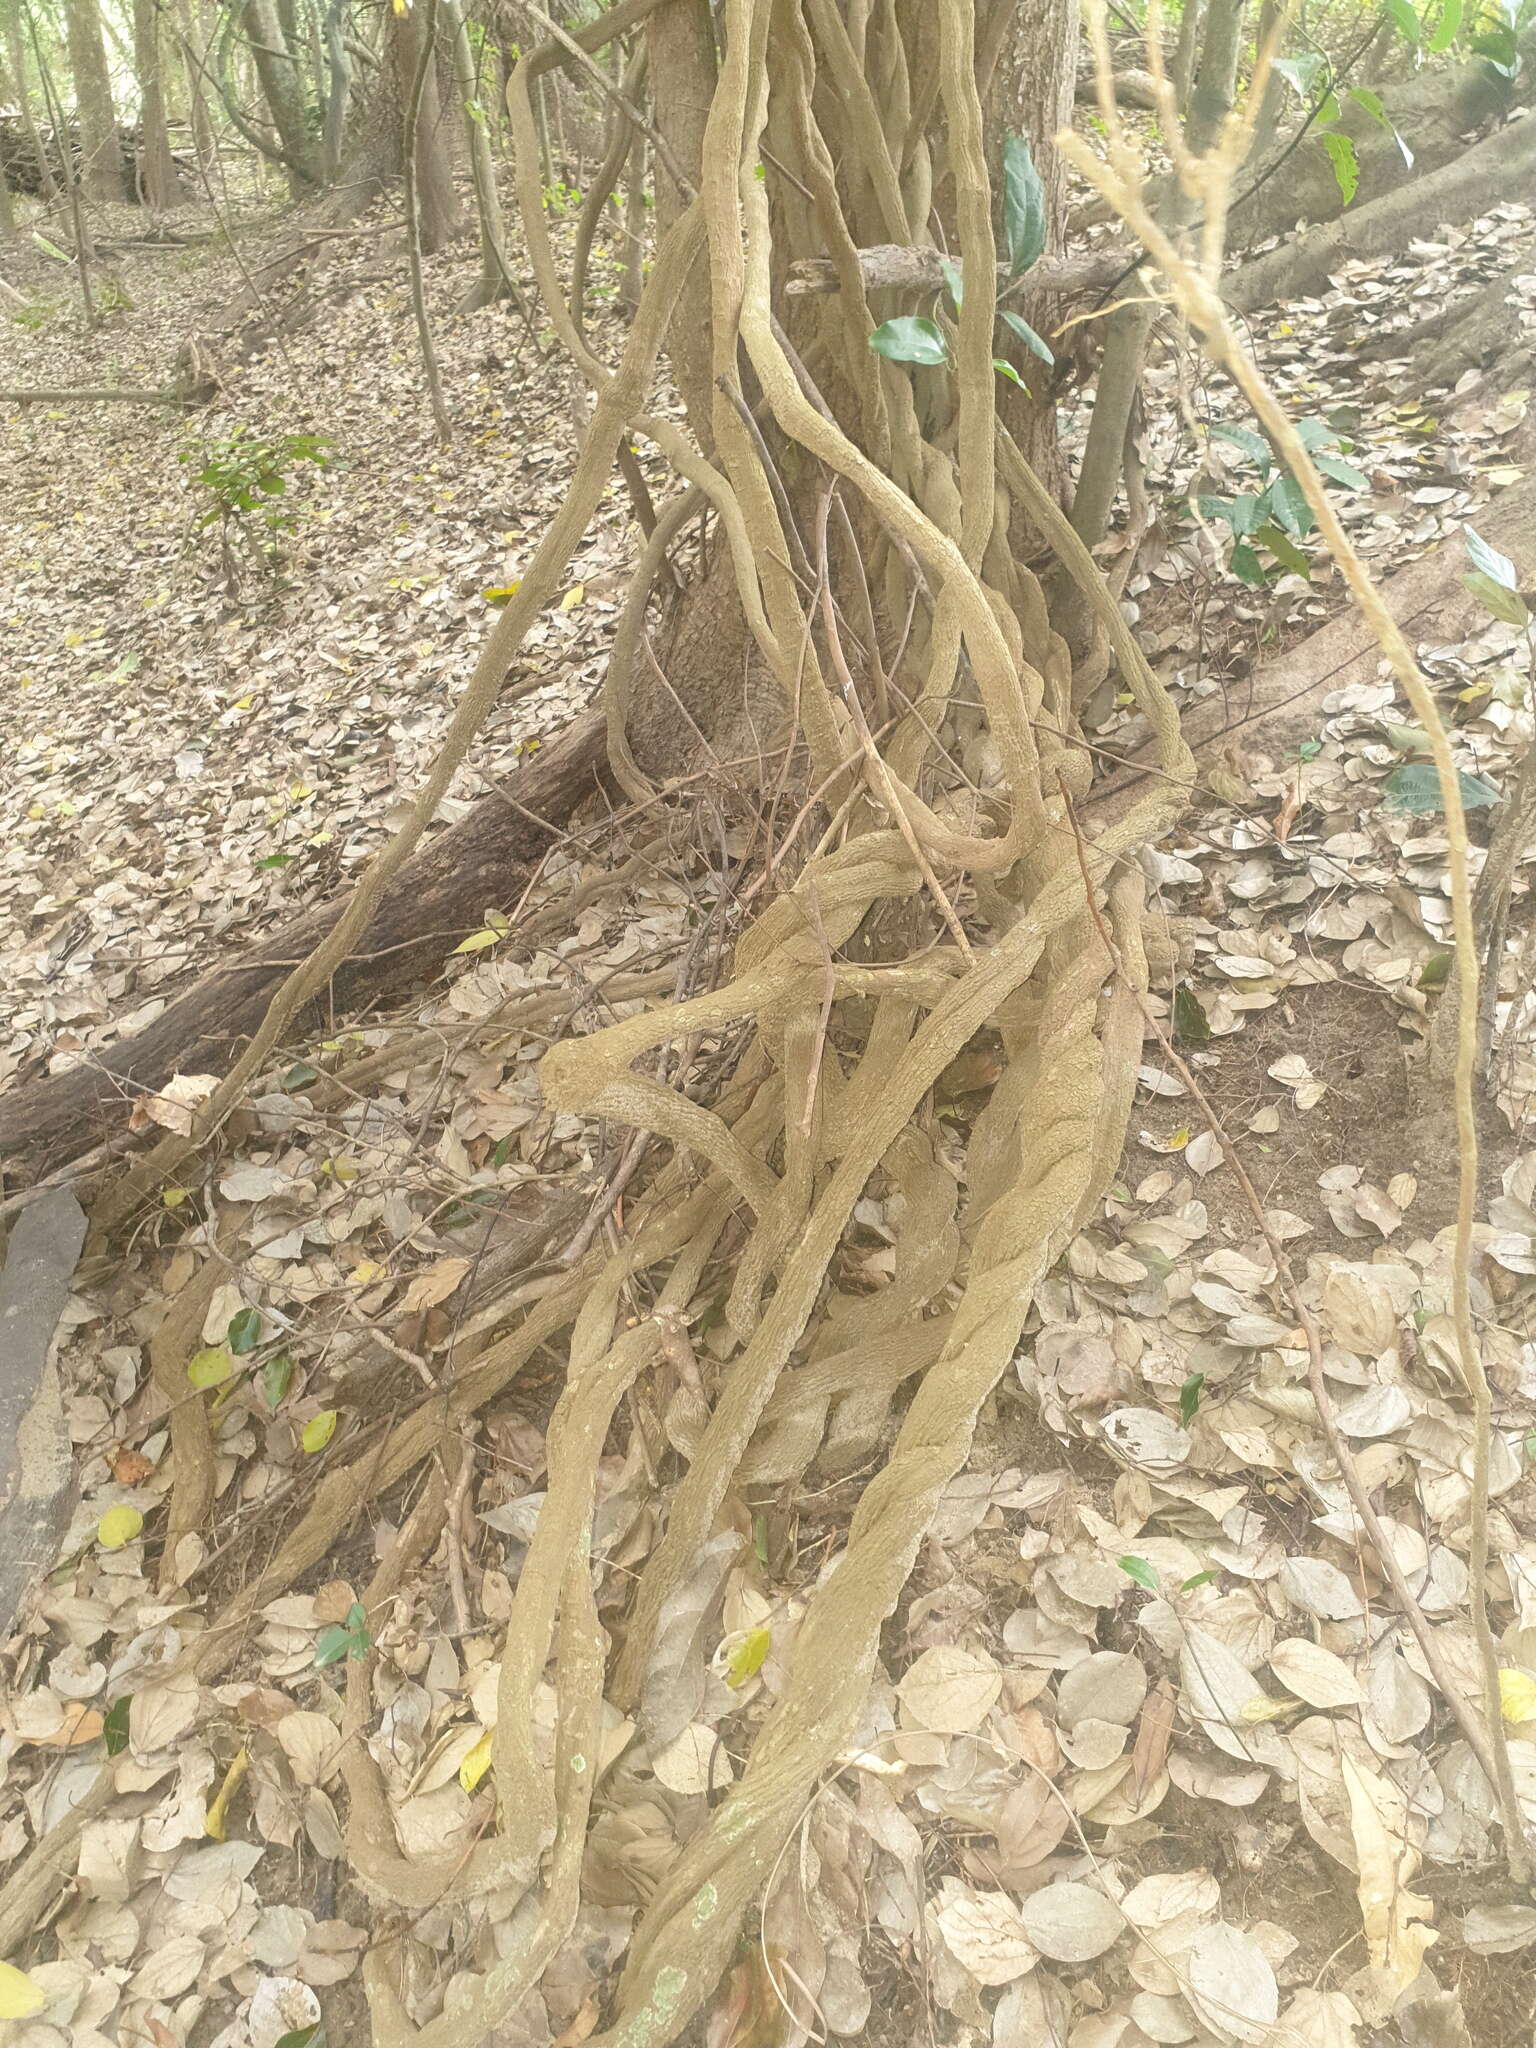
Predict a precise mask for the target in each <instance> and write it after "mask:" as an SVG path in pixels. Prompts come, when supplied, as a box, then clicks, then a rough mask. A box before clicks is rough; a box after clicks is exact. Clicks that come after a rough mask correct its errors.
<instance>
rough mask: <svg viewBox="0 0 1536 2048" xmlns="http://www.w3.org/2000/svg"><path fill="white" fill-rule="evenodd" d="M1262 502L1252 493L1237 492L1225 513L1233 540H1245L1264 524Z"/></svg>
mask: <svg viewBox="0 0 1536 2048" xmlns="http://www.w3.org/2000/svg"><path fill="white" fill-rule="evenodd" d="M1263 504H1264V500H1263V499H1262V498H1261V497H1258V496H1256V495H1255V493H1254V492H1252V491H1239V492H1238V494H1237V496H1236V497H1235V498H1234V499H1233V500H1232V502H1231V506H1230V509H1229V510H1228V513H1227V524H1228V525H1229V526H1230V527H1231V529H1232V538H1233V539H1234V540H1246V539H1247V538H1248V536H1249V534H1250V533H1254V532H1256V531H1257V530H1258V528H1259V527H1261V526H1262V525H1263V524H1264V513H1263V510H1262V507H1263Z"/></svg>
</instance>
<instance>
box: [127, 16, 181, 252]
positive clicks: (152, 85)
mask: <svg viewBox="0 0 1536 2048" xmlns="http://www.w3.org/2000/svg"><path fill="white" fill-rule="evenodd" d="M133 61H134V65H135V67H136V69H137V71H138V74H139V163H138V178H139V191H140V195H141V196H142V198H143V201H144V204H145V205H146V206H147V207H149V209H150V210H151V212H154V213H160V212H162V211H163V210H164V209H165V208H166V207H167V206H175V205H176V204H177V202H178V201H179V200H180V199H181V197H182V191H181V180H180V178H179V177H178V176H177V173H176V162H175V159H174V158H173V157H172V155H171V138H170V134H169V132H168V130H167V128H166V125H165V50H164V46H163V44H162V42H161V38H160V5H159V0H133Z"/></svg>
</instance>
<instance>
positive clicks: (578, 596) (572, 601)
mask: <svg viewBox="0 0 1536 2048" xmlns="http://www.w3.org/2000/svg"><path fill="white" fill-rule="evenodd" d="M586 594H587V586H586V585H585V583H573V584H572V585H571V587H570V589H569V590H568V591H567V592H566V593H565V595H564V597H562V598H561V600H560V609H561V611H563V612H573V611H575V609H576V607H577V605H579V604H580V603H581V601H582V599H583V598H584V597H585V596H586Z"/></svg>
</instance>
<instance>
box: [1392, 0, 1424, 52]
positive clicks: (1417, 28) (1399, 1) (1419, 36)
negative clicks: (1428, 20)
mask: <svg viewBox="0 0 1536 2048" xmlns="http://www.w3.org/2000/svg"><path fill="white" fill-rule="evenodd" d="M1382 5H1383V7H1384V8H1385V9H1386V15H1387V19H1388V20H1389V21H1390V22H1391V24H1392V26H1393V27H1394V28H1395V29H1396V30H1397V32H1398V34H1399V35H1400V36H1401V37H1402V38H1403V41H1404V42H1405V43H1415V44H1416V43H1419V42H1422V41H1423V38H1424V28H1423V24H1422V23H1421V22H1420V20H1419V17H1418V15H1417V14H1415V13H1414V11H1413V9H1412V7H1410V6H1409V4H1408V0H1382Z"/></svg>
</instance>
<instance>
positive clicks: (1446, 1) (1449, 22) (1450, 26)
mask: <svg viewBox="0 0 1536 2048" xmlns="http://www.w3.org/2000/svg"><path fill="white" fill-rule="evenodd" d="M1464 12H1465V9H1464V8H1463V6H1462V0H1443V4H1442V5H1441V8H1440V19H1439V20H1438V21H1437V22H1436V23H1435V28H1434V33H1433V35H1431V37H1430V39H1429V42H1428V43H1427V44H1426V46H1425V47H1426V48H1427V49H1428V51H1429V53H1430V55H1431V56H1432V57H1438V56H1439V55H1440V52H1441V51H1442V50H1448V49H1449V48H1450V47H1451V45H1452V43H1454V42H1455V40H1456V38H1457V36H1458V34H1459V33H1460V31H1461V18H1462V15H1463V13H1464Z"/></svg>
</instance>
